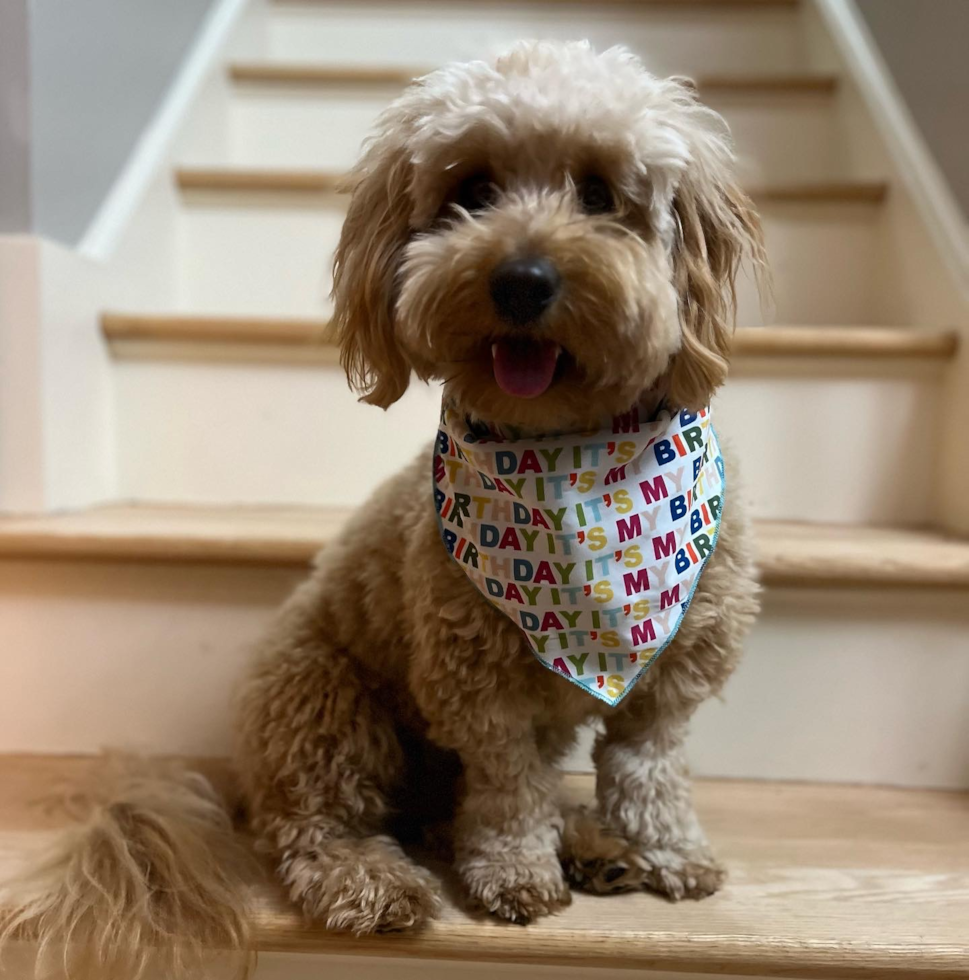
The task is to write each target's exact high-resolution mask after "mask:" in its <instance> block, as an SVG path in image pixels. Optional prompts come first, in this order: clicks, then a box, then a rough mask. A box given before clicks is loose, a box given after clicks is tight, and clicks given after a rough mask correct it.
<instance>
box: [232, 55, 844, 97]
mask: <svg viewBox="0 0 969 980" xmlns="http://www.w3.org/2000/svg"><path fill="white" fill-rule="evenodd" d="M431 71H433V69H432V68H429V67H425V68H418V67H410V68H407V67H403V66H394V65H387V66H382V67H377V66H366V65H327V64H324V63H319V64H313V63H310V62H285V61H235V62H232V63H231V64H230V65H229V67H228V74H229V78H230V79H231V80H232V81H233V82H237V83H241V84H245V85H280V86H287V85H292V86H301V87H307V86H309V87H316V86H319V87H326V86H340V85H346V86H353V85H364V86H374V87H391V86H403V85H407V84H409V83H410V82H412V81H413V80H414V79H416V78H420V77H422V76H424V75H426V74H428V73H429V72H431ZM695 82H696V84H697V87H698V88H699V90H700V91H701V92H702V93H710V92H716V93H720V94H737V95H758V94H765V95H831V94H832V93H834V92H835V91H836V90H837V87H838V76H837V75H835V74H833V73H830V72H787V73H783V72H771V73H767V72H765V73H762V74H742V73H737V74H729V73H725V72H719V73H717V74H711V75H700V76H698V77H697V78H696V79H695Z"/></svg>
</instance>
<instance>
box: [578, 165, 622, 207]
mask: <svg viewBox="0 0 969 980" xmlns="http://www.w3.org/2000/svg"><path fill="white" fill-rule="evenodd" d="M575 190H576V193H577V194H578V197H579V204H581V205H582V210H583V211H585V213H586V214H608V213H609V212H610V211H614V210H615V209H616V202H615V199H614V198H613V196H612V191H611V190H610V189H609V185H608V184H607V183H606V182H605V181H604V180H603V179H602V178H601V177H597V176H595V175H594V174H593V175H591V176H589V177H584V178H583V179H582V180H580V181H579V183H578V185H577V186H576V189H575Z"/></svg>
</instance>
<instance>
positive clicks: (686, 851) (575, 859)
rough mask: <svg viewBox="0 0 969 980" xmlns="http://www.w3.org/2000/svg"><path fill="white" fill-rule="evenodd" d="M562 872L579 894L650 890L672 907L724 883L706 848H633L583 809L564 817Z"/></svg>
mask: <svg viewBox="0 0 969 980" xmlns="http://www.w3.org/2000/svg"><path fill="white" fill-rule="evenodd" d="M562 866H563V868H564V869H565V873H566V876H567V877H568V880H569V882H570V883H571V884H572V886H573V887H575V888H580V889H582V890H583V891H588V892H594V893H595V894H597V895H609V894H614V893H616V892H629V891H640V890H642V889H648V890H649V891H654V892H659V893H660V894H661V895H666V896H667V897H668V898H670V899H672V900H673V901H679V900H680V899H684V898H695V899H699V898H705V897H706V896H707V895H712V894H713V893H714V892H716V891H717V890H719V888H720V886H721V885H722V884H723V882H724V879H725V877H726V875H725V872H724V870H723V868H722V867H721V866H720V865H719V864H718V863H717V862H716V861H715V860H714V859H713V857H712V855H711V854H710V853H709V852H708V851H707V850H706V849H705V848H696V847H683V848H679V847H668V846H667V847H650V846H649V845H643V844H638V843H635V842H631V841H629V840H627V839H626V838H624V837H621V836H620V835H618V834H615V833H613V832H612V831H610V830H608V829H607V828H605V827H604V826H603V825H602V823H601V821H600V820H599V818H598V816H597V815H596V814H595V813H594V812H593V811H591V810H589V809H587V808H585V807H581V808H578V809H576V810H574V811H572V812H571V813H569V814H567V815H566V819H565V828H564V830H563V833H562Z"/></svg>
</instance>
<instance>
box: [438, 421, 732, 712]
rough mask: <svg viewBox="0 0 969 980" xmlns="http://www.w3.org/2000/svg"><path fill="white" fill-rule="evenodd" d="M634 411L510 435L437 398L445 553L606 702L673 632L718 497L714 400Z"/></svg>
mask: <svg viewBox="0 0 969 980" xmlns="http://www.w3.org/2000/svg"><path fill="white" fill-rule="evenodd" d="M640 412H641V410H640V409H638V408H634V409H633V410H632V411H630V412H627V413H626V414H625V415H622V416H617V417H616V418H615V419H613V420H612V421H611V422H610V423H609V425H608V426H603V427H602V428H600V429H598V430H595V431H592V432H581V433H574V434H562V433H556V434H554V435H549V436H544V437H539V438H517V437H515V436H514V435H511V436H509V435H508V434H507V433H505V434H501V433H499V432H498V431H497V430H495V429H492V428H490V427H488V426H486V425H479V424H469V422H468V420H467V419H466V418H464V417H462V416H460V415H458V414H457V413H455V412H454V411H452V410H451V409H449V408H447V407H446V406H445V408H444V410H443V411H442V413H441V428H440V431H439V432H438V436H437V445H436V447H435V455H434V503H435V506H436V507H437V513H438V520H439V522H440V526H441V536H442V538H443V540H444V544H445V547H446V548H447V550H448V553H449V554H450V555H451V557H452V558H453V559H454V560H455V561H456V562H457V563H458V564H459V565H460V567H461V568H462V569H463V571H464V573H465V574H466V575H467V576H468V578H469V579H470V580H471V581H472V582H473V583H474V585H475V586H476V587H477V589H478V591H479V592H480V593H481V594H482V595H483V596H485V598H487V599H488V600H489V601H490V602H492V603H493V604H494V605H495V606H496V607H497V608H498V609H500V610H501V611H502V612H503V613H505V615H507V616H508V617H509V618H510V619H511V620H512V621H513V622H514V623H515V624H516V625H517V626H519V627H520V628H521V629H522V631H523V632H524V634H525V636H526V637H528V641H529V644H530V645H531V648H532V651H533V652H534V654H535V656H536V657H537V658H538V659H539V660H540V661H541V662H542V663H543V664H544V665H545V666H546V667H549V668H550V669H552V670H555V671H557V672H558V673H560V674H562V675H563V676H565V677H567V678H569V680H571V681H572V682H573V683H575V684H578V685H580V686H581V687H583V688H584V689H585V690H586V691H588V692H589V693H590V694H592V695H594V696H595V697H597V698H600V699H601V700H603V701H605V702H606V703H607V704H618V703H619V701H621V700H622V698H623V696H624V695H625V694H626V693H627V692H628V691H629V689H630V688H631V687H632V685H633V684H634V683H635V682H636V681H637V680H638V679H639V677H640V675H641V674H642V673H643V672H644V671H645V670H646V669H647V668H648V667H649V666H650V664H652V662H653V661H654V660H655V659H656V658H657V657H658V656H659V655H660V654H661V653H662V652H663V650H664V649H666V647H667V646H668V645H669V643H670V641H671V640H672V639H673V637H674V636H675V635H676V631H677V629H678V628H679V625H680V621H681V620H682V618H683V614H684V613H685V612H686V608H687V606H688V605H689V603H690V599H691V598H692V596H693V591H694V589H695V588H696V585H697V582H698V581H699V578H700V573H701V572H702V571H703V567H704V566H705V565H706V562H707V559H708V558H709V557H710V555H711V554H712V553H713V549H714V548H715V547H716V543H717V535H718V533H719V529H720V513H721V510H722V508H723V501H724V490H725V485H724V471H723V457H722V456H721V454H720V444H719V442H718V441H717V435H716V432H715V431H714V428H713V425H712V424H711V413H710V409H709V408H706V409H703V410H702V411H701V412H700V413H699V414H698V415H693V414H690V413H689V412H686V411H682V412H678V413H676V414H675V415H671V414H670V413H669V411H667V410H666V409H661V410H660V411H659V412H658V413H657V414H656V416H655V417H654V418H653V419H652V420H650V421H641V420H640Z"/></svg>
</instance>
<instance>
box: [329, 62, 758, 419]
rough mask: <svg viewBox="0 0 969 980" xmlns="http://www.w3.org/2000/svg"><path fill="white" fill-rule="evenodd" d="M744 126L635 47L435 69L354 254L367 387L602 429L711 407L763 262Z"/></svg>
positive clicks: (349, 303) (376, 155) (356, 374)
mask: <svg viewBox="0 0 969 980" xmlns="http://www.w3.org/2000/svg"><path fill="white" fill-rule="evenodd" d="M732 163H733V156H732V151H731V147H730V142H729V136H728V134H727V130H726V127H725V125H724V123H723V121H722V120H721V119H720V117H719V116H718V115H716V113H714V112H712V111H711V110H709V109H707V108H705V107H703V106H701V105H700V104H699V103H698V102H697V101H696V98H695V95H694V92H693V89H692V87H691V86H690V85H689V84H688V83H684V82H683V81H682V80H676V79H669V80H660V79H657V78H655V77H653V76H652V75H650V74H648V73H647V72H646V71H644V70H643V68H642V66H641V65H640V63H639V62H638V61H637V60H636V59H635V58H634V57H633V56H632V55H630V54H629V53H628V52H625V51H623V50H621V49H611V50H609V51H606V52H604V53H603V54H599V55H596V54H595V53H594V52H593V51H592V50H591V48H590V47H589V46H588V45H586V44H582V43H577V44H569V45H558V44H545V43H529V44H522V45H519V46H517V47H516V48H515V49H513V50H512V51H511V52H510V53H509V54H508V55H506V56H505V57H503V58H502V59H500V60H499V61H498V62H497V64H496V66H495V67H490V66H488V65H485V64H484V63H481V62H476V63H472V64H468V65H456V66H452V67H448V68H444V69H442V70H441V71H438V72H434V73H433V74H431V75H429V76H427V77H426V78H425V79H423V80H421V81H419V82H417V83H415V84H414V85H413V86H411V88H410V89H408V90H407V92H405V94H404V95H403V96H402V97H401V98H400V99H399V100H398V101H397V102H395V103H394V104H393V105H392V106H391V107H390V109H388V110H387V112H386V113H385V114H384V115H383V117H382V118H381V121H380V124H379V128H378V133H377V135H376V137H375V138H374V140H373V142H372V143H371V144H370V147H369V149H368V152H367V153H366V155H365V156H364V158H363V160H362V161H361V163H360V164H359V165H358V167H357V169H356V171H355V174H354V178H355V188H354V192H353V197H352V199H351V203H350V208H349V212H348V215H347V219H346V222H345V224H344V229H343V234H342V237H341V240H340V244H339V247H338V249H337V255H336V263H335V274H334V299H335V320H336V324H337V327H338V330H339V334H340V342H341V347H342V356H343V363H344V366H345V367H346V369H347V372H348V376H349V378H350V380H351V382H352V383H353V384H355V385H356V386H357V387H358V388H359V389H360V390H361V391H362V392H363V393H364V398H365V400H367V401H370V402H373V403H375V404H378V405H382V406H384V407H386V406H387V405H389V404H391V403H392V402H394V401H396V400H397V399H398V398H399V397H400V396H401V395H402V394H403V392H404V390H405V389H406V387H407V383H408V379H409V377H410V373H411V371H412V370H413V371H415V372H416V373H417V374H418V375H419V376H420V377H422V378H425V379H430V378H437V379H442V380H444V381H445V383H446V390H447V394H448V397H449V398H451V399H452V400H453V401H454V403H455V404H456V405H457V406H459V407H460V408H461V409H462V410H464V411H467V412H468V413H470V414H471V415H473V416H475V417H478V418H483V419H487V420H491V421H500V422H506V423H512V424H518V425H524V426H529V427H532V428H540V429H541V428H553V427H564V426H567V425H571V424H587V423H590V422H592V421H595V420H598V419H600V418H602V417H603V416H606V415H609V414H615V413H619V412H622V411H625V410H627V409H628V408H629V407H630V406H631V405H632V404H633V403H634V402H636V400H637V399H638V398H639V397H640V396H641V395H642V394H643V393H644V392H653V393H655V395H656V397H657V398H658V397H666V398H667V400H668V402H669V403H670V404H672V405H674V406H676V407H685V408H699V407H701V406H703V405H705V404H707V403H708V402H709V400H710V397H711V395H712V394H713V391H714V390H715V388H716V387H717V386H718V385H719V384H720V383H721V382H722V381H723V379H724V377H725V374H726V354H727V349H728V345H729V334H730V329H731V321H732V315H733V305H734V302H733V290H734V277H735V275H736V273H737V269H738V266H739V263H740V260H741V257H742V256H743V254H744V252H749V253H751V254H752V256H753V258H754V260H755V262H760V261H761V259H762V246H761V244H760V233H759V226H758V223H757V219H756V216H755V215H754V213H753V211H752V210H751V207H750V203H749V201H748V200H747V198H746V197H745V196H744V195H743V194H742V193H741V192H740V191H739V190H738V189H737V188H736V187H735V186H734V184H733V178H732V172H731V170H732Z"/></svg>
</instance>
